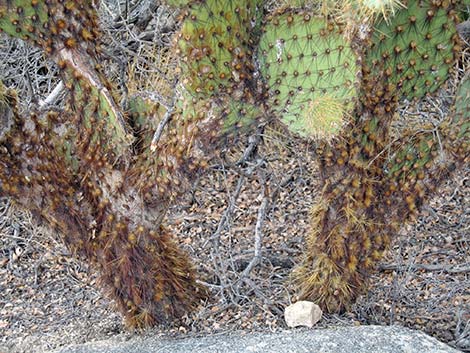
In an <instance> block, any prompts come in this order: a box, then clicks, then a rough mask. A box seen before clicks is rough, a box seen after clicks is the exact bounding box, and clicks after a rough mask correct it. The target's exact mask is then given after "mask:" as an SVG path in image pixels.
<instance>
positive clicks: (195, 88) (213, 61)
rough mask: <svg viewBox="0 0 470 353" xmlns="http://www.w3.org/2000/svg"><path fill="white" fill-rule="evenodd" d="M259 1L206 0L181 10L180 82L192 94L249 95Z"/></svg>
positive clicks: (205, 95)
mask: <svg viewBox="0 0 470 353" xmlns="http://www.w3.org/2000/svg"><path fill="white" fill-rule="evenodd" d="M260 3H261V1H259V0H256V1H252V0H243V1H234V0H208V1H201V2H194V3H190V4H189V6H188V7H187V8H186V9H184V10H183V12H182V16H183V20H182V21H183V25H182V28H181V32H180V34H179V39H178V46H179V53H180V55H181V56H182V61H183V64H182V68H183V77H184V80H185V82H184V84H185V86H186V88H187V89H188V91H189V93H190V94H191V95H192V96H194V97H197V98H207V97H208V96H211V95H217V94H220V93H228V94H230V95H232V96H233V97H235V96H236V95H237V94H238V95H239V96H240V97H241V96H243V95H246V94H249V93H248V92H246V90H247V89H248V86H249V85H248V84H247V82H249V81H250V80H251V79H252V76H253V72H254V70H255V68H254V65H253V47H254V44H255V41H256V36H255V35H254V34H255V33H256V31H257V26H259V20H258V18H259V16H260V13H261V11H262V9H261V8H260ZM237 92H238V93H237Z"/></svg>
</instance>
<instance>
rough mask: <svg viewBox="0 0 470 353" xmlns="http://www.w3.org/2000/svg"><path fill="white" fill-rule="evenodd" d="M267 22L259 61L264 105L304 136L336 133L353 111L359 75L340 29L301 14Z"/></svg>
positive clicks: (287, 14) (278, 16) (283, 15)
mask: <svg viewBox="0 0 470 353" xmlns="http://www.w3.org/2000/svg"><path fill="white" fill-rule="evenodd" d="M266 22H267V23H266V25H265V26H264V28H263V35H262V37H261V39H260V44H259V47H258V58H259V60H260V66H261V68H260V69H261V73H262V75H263V77H264V78H265V80H266V84H267V86H268V92H267V95H268V98H267V101H268V105H269V106H270V107H271V109H272V110H274V111H275V112H276V113H278V114H279V115H280V116H281V120H282V121H283V122H284V123H285V124H286V125H287V126H288V127H289V129H290V130H291V131H294V132H296V133H299V134H301V135H303V136H331V135H334V134H336V133H338V131H339V130H340V128H341V127H342V126H343V121H344V120H346V119H345V118H346V116H347V115H348V114H350V113H351V111H352V109H353V107H354V102H355V100H356V96H357V86H358V80H359V73H360V67H359V66H358V64H357V61H358V57H357V56H356V54H355V53H354V52H353V50H352V49H351V43H350V41H349V40H347V39H346V38H345V36H344V33H343V27H342V26H341V25H338V24H336V23H334V22H333V21H328V20H326V19H325V18H323V17H318V16H315V15H314V14H313V13H312V12H302V11H301V12H292V11H284V12H283V13H278V14H274V15H272V16H269V17H268V18H267V21H266Z"/></svg>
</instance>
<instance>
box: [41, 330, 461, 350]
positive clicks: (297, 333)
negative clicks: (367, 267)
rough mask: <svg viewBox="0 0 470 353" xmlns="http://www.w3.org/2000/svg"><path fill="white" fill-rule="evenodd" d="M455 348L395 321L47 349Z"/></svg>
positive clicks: (138, 339) (150, 339)
mask: <svg viewBox="0 0 470 353" xmlns="http://www.w3.org/2000/svg"><path fill="white" fill-rule="evenodd" d="M150 352H162V353H163V352H165V353H167V352H168V353H187V352H191V353H257V352H259V353H307V352H312V353H313V352H321V353H375V352H380V353H458V351H457V350H455V349H453V348H451V347H449V346H447V345H446V344H444V343H441V342H439V341H438V340H436V339H434V338H432V337H430V336H428V335H426V334H424V333H422V332H420V331H413V330H409V329H406V328H403V327H399V326H356V327H342V328H337V329H321V330H320V329H319V330H308V329H304V330H291V331H284V332H279V333H256V334H241V333H237V334H233V335H212V336H206V337H196V338H185V339H174V340H162V339H159V338H157V337H150V338H142V337H136V338H132V339H131V340H129V341H127V342H116V340H108V341H102V342H96V343H88V344H85V345H79V346H71V347H67V348H62V349H60V350H56V351H54V352H50V353H150Z"/></svg>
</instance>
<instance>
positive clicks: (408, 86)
mask: <svg viewBox="0 0 470 353" xmlns="http://www.w3.org/2000/svg"><path fill="white" fill-rule="evenodd" d="M453 10H454V5H452V4H451V3H450V2H435V1H430V0H426V1H416V0H412V1H411V0H410V1H408V4H407V8H403V9H400V10H398V11H397V12H396V14H395V16H394V17H392V18H390V19H388V20H384V19H382V20H379V21H378V23H376V25H375V30H374V33H373V35H372V45H371V47H370V49H369V50H368V52H367V53H366V58H365V62H366V67H367V68H366V72H370V73H371V74H372V77H374V76H377V77H380V76H383V74H384V75H385V78H386V80H387V81H388V83H391V84H392V85H394V86H396V88H397V89H398V90H399V91H400V93H399V95H400V96H402V97H403V98H407V99H413V98H420V97H423V96H424V95H426V94H427V93H432V92H434V91H435V90H436V89H438V88H439V87H440V86H441V84H442V83H443V82H445V81H446V80H447V78H448V77H449V73H450V71H451V68H452V66H453V65H454V59H455V53H456V52H457V51H458V50H459V48H458V45H457V44H458V43H457V40H458V38H457V37H458V36H457V31H456V23H455V21H456V18H455V15H454V14H453V13H454V11H453Z"/></svg>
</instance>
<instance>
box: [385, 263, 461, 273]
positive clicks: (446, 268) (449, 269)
mask: <svg viewBox="0 0 470 353" xmlns="http://www.w3.org/2000/svg"><path fill="white" fill-rule="evenodd" d="M467 265H469V264H468V263H467V264H464V265H461V266H452V265H443V264H438V265H428V264H410V265H406V266H404V265H398V264H382V265H380V266H379V270H380V271H400V272H403V271H409V270H423V271H443V272H446V273H465V272H470V266H467Z"/></svg>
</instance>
